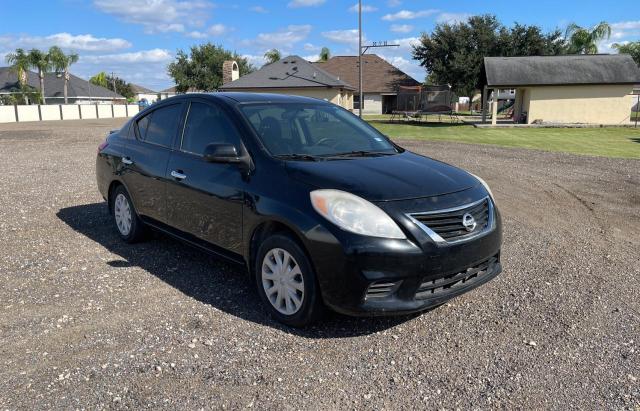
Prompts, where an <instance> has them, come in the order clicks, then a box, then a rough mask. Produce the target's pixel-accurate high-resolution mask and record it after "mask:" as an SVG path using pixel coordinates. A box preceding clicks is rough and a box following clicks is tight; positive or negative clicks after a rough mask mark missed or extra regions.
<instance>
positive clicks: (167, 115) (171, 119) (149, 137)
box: [138, 104, 182, 147]
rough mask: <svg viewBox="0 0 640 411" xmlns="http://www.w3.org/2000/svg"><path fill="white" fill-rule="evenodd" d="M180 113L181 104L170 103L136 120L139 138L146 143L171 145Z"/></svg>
mask: <svg viewBox="0 0 640 411" xmlns="http://www.w3.org/2000/svg"><path fill="white" fill-rule="evenodd" d="M181 115H182V104H172V105H170V106H165V107H160V108H158V109H156V110H154V111H153V112H152V113H150V114H149V115H147V116H145V117H143V118H142V119H140V120H138V131H139V132H140V139H141V140H142V141H145V142H147V143H152V144H157V145H159V146H163V147H171V143H172V141H173V137H174V136H175V135H176V132H177V131H178V124H179V123H180V117H181ZM147 118H149V119H148V120H147Z"/></svg>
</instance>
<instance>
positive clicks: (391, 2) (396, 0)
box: [387, 0, 402, 7]
mask: <svg viewBox="0 0 640 411" xmlns="http://www.w3.org/2000/svg"><path fill="white" fill-rule="evenodd" d="M401 4H402V1H401V0H387V6H389V7H398V6H399V5H401Z"/></svg>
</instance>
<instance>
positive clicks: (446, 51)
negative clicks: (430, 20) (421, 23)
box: [412, 15, 566, 101]
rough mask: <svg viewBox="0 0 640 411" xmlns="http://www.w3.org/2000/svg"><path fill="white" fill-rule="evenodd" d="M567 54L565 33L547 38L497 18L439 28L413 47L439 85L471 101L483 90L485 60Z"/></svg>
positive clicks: (532, 28) (473, 19)
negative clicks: (505, 24)
mask: <svg viewBox="0 0 640 411" xmlns="http://www.w3.org/2000/svg"><path fill="white" fill-rule="evenodd" d="M565 52H566V46H565V43H564V39H563V38H562V33H561V32H560V31H558V30H556V31H553V32H551V33H548V34H545V33H543V32H542V30H541V29H540V28H539V27H537V26H527V25H521V24H515V25H514V26H513V27H511V28H509V27H505V26H503V25H502V24H501V23H500V22H499V21H498V20H497V18H496V17H495V16H491V15H483V16H473V17H470V18H469V19H468V20H467V21H465V22H460V23H454V24H449V23H443V24H438V25H437V26H436V28H435V29H434V31H433V32H432V33H431V34H426V33H423V34H422V36H421V37H420V41H419V43H418V44H416V45H415V46H414V47H413V51H412V54H413V58H414V59H415V60H418V61H419V62H420V65H421V66H423V67H424V68H425V69H426V70H427V72H428V73H429V74H428V80H429V81H430V82H432V83H435V84H449V85H451V88H452V90H453V91H454V93H455V94H457V95H459V96H463V97H469V100H470V101H473V95H474V94H475V93H476V91H477V90H480V89H482V88H483V86H484V85H485V83H486V78H485V76H484V75H483V73H482V69H483V66H484V58H485V57H492V56H531V55H555V54H563V53H565Z"/></svg>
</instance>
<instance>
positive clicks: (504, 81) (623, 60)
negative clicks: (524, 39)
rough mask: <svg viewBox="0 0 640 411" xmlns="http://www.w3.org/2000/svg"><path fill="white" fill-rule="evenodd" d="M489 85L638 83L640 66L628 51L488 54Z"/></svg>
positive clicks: (487, 74)
mask: <svg viewBox="0 0 640 411" xmlns="http://www.w3.org/2000/svg"><path fill="white" fill-rule="evenodd" d="M484 69H485V72H486V76H487V85H488V86H490V87H505V88H507V87H515V86H551V85H553V86H560V85H580V84H584V85H588V84H638V83H640V68H638V66H637V65H636V63H635V62H634V61H633V59H632V58H631V56H629V55H625V54H612V55H609V54H596V55H569V56H533V57H485V58H484Z"/></svg>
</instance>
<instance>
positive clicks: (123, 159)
mask: <svg viewBox="0 0 640 411" xmlns="http://www.w3.org/2000/svg"><path fill="white" fill-rule="evenodd" d="M122 164H125V165H128V166H130V165H131V164H133V161H132V160H131V159H130V158H129V157H123V158H122Z"/></svg>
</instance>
